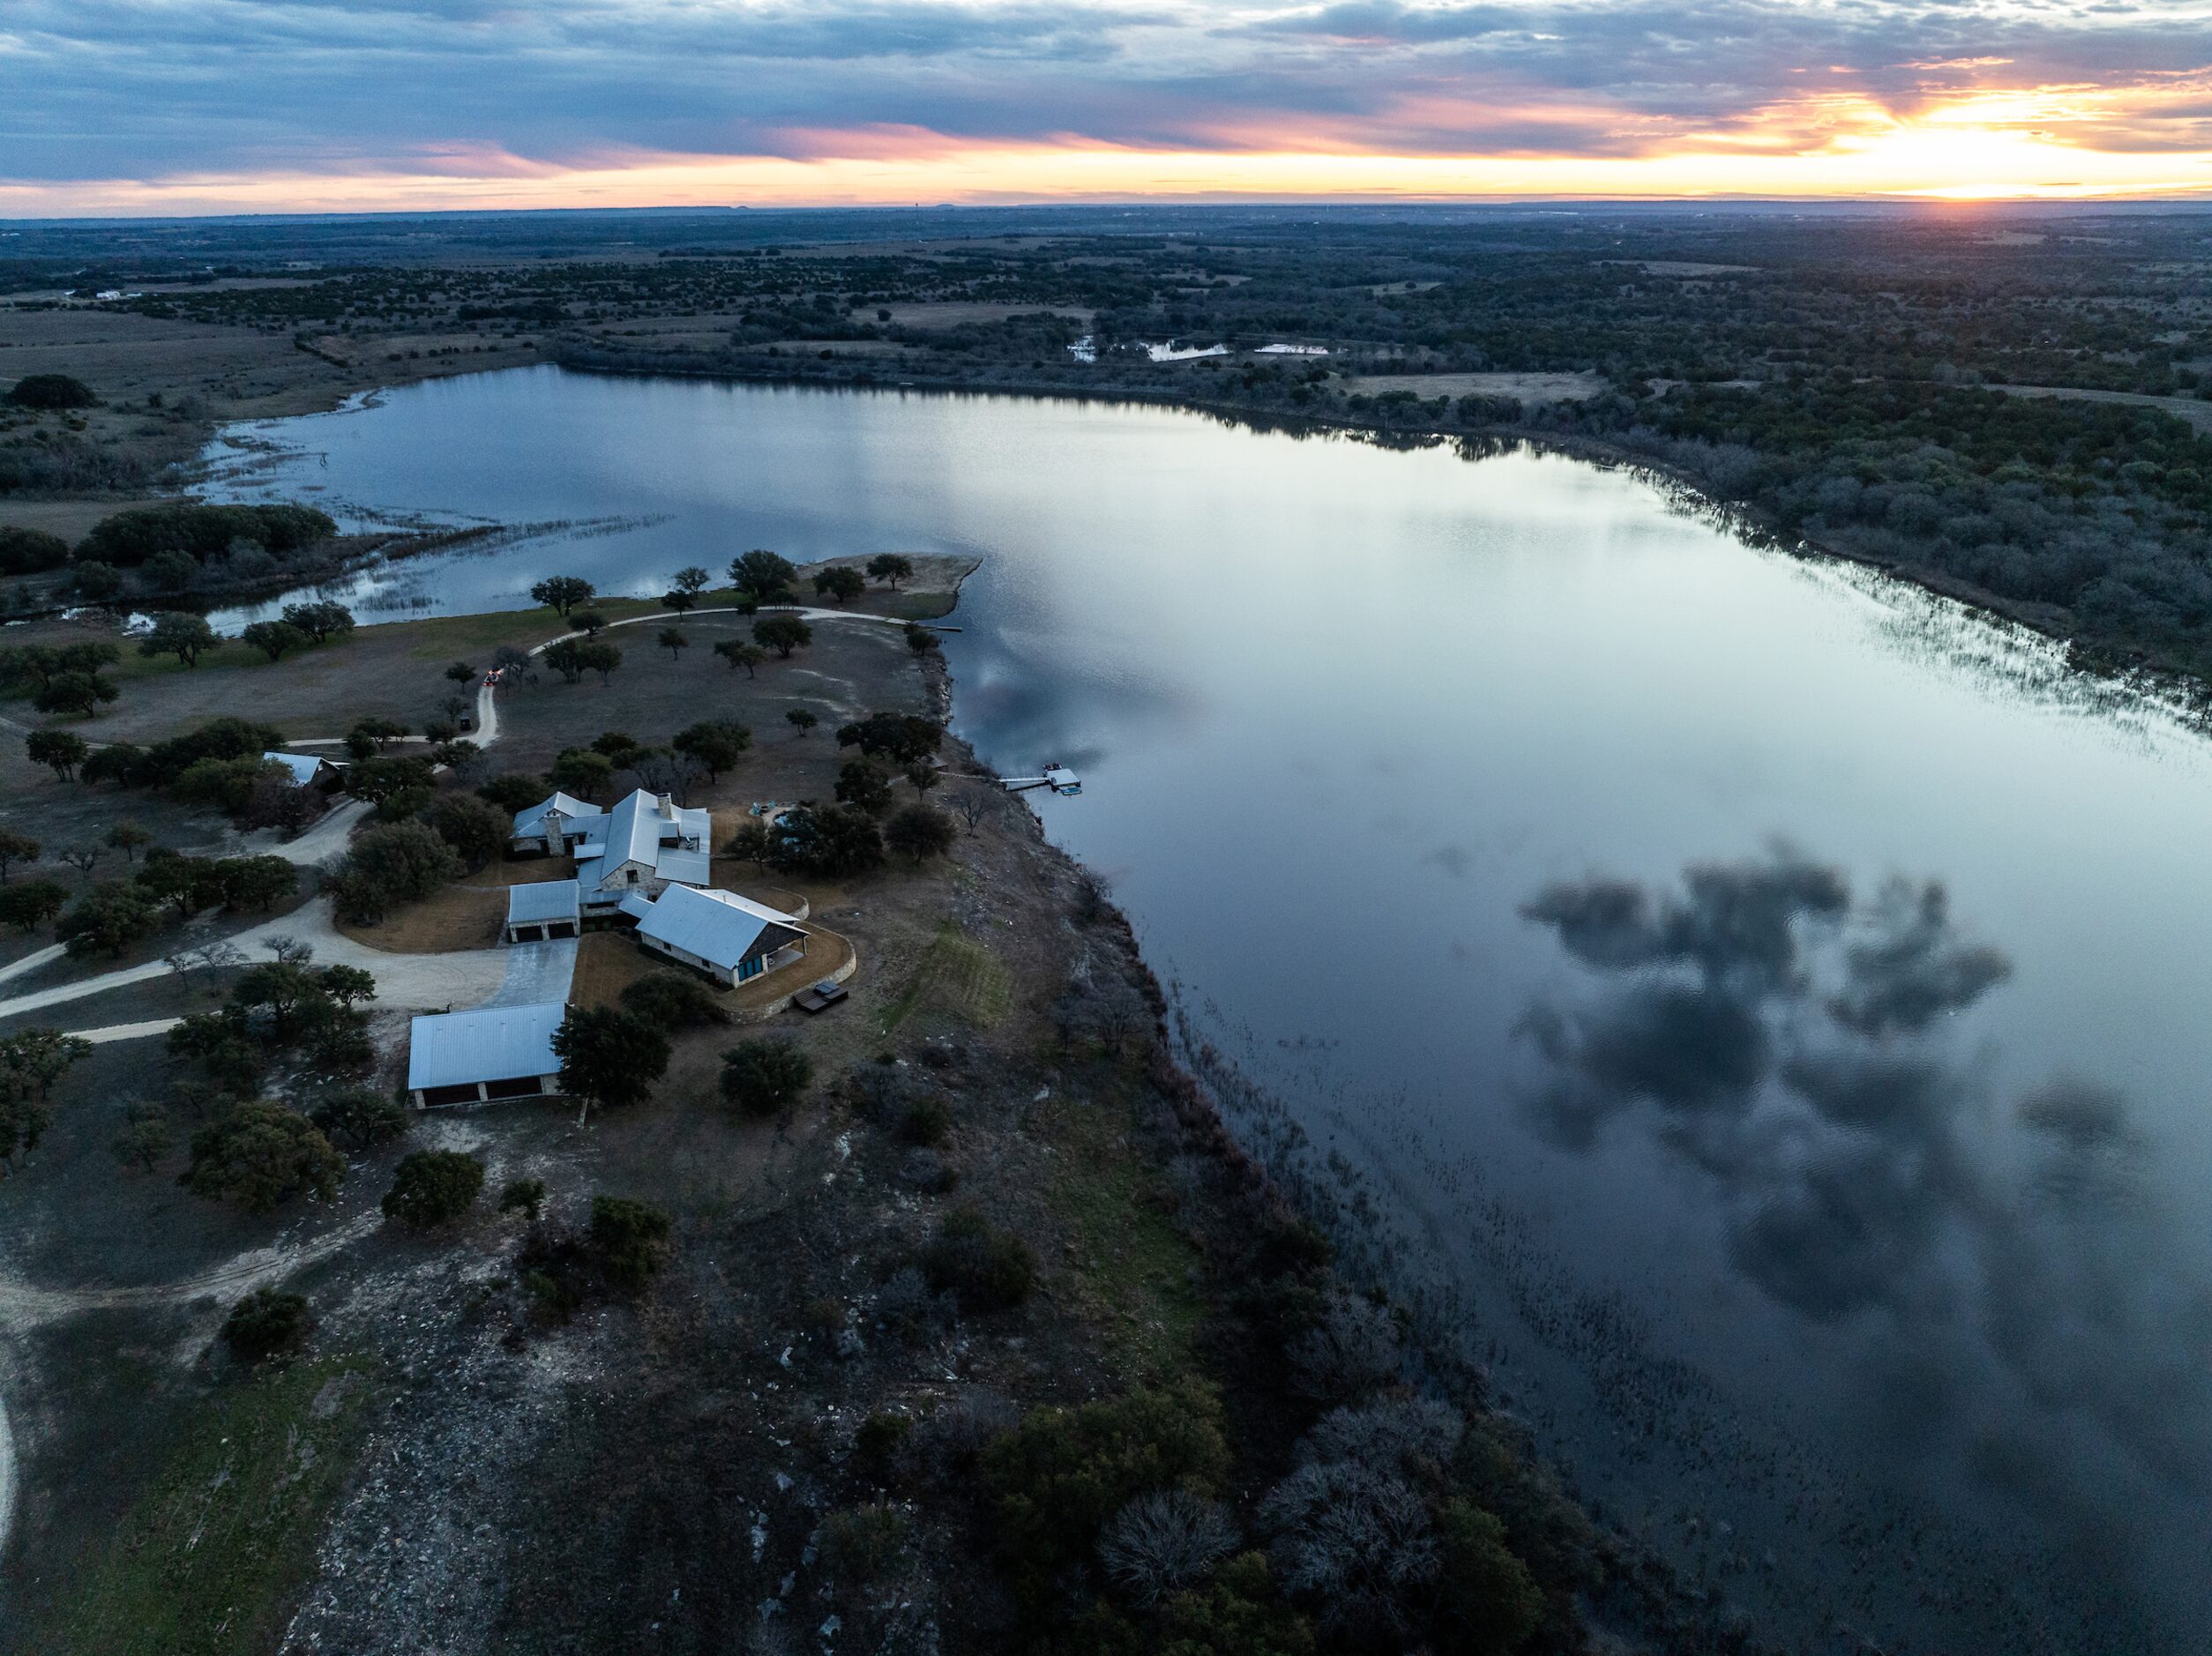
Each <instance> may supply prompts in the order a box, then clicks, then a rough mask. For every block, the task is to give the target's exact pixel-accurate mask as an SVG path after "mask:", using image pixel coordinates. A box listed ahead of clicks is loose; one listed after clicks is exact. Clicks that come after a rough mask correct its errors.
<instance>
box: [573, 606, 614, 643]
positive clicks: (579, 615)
mask: <svg viewBox="0 0 2212 1656" xmlns="http://www.w3.org/2000/svg"><path fill="white" fill-rule="evenodd" d="M568 623H569V625H570V626H572V627H578V628H580V629H582V630H583V634H584V636H585V638H597V637H599V635H600V634H601V633H602V632H604V631H606V630H607V617H606V616H604V615H601V614H600V613H599V612H598V611H597V610H596V609H579V610H578V611H577V612H576V613H575V614H574V615H571V616H570V617H569V618H568Z"/></svg>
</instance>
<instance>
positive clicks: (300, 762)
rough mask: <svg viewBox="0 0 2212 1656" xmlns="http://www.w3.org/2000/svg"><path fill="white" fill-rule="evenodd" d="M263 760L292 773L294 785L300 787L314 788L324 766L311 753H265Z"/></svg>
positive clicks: (322, 762)
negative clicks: (317, 776)
mask: <svg viewBox="0 0 2212 1656" xmlns="http://www.w3.org/2000/svg"><path fill="white" fill-rule="evenodd" d="M261 758H262V762H263V763H264V764H268V763H270V762H272V761H273V762H274V763H276V764H278V765H282V766H283V767H284V768H285V769H286V770H288V771H289V772H292V780H293V783H294V784H295V786H297V787H313V786H314V783H315V778H316V775H317V773H318V772H320V771H321V770H322V768H323V764H324V761H322V760H321V759H318V758H317V757H315V756H314V755H313V754H311V753H265V754H263V755H262V756H261Z"/></svg>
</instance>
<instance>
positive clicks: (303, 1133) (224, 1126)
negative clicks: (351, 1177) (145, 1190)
mask: <svg viewBox="0 0 2212 1656" xmlns="http://www.w3.org/2000/svg"><path fill="white" fill-rule="evenodd" d="M345 1175H346V1159H345V1158H344V1157H343V1156H341V1155H340V1154H339V1153H338V1152H337V1151H336V1150H334V1149H333V1148H332V1147H331V1142H330V1140H329V1139H327V1138H324V1137H323V1135H322V1134H321V1133H320V1132H318V1130H316V1127H315V1124H314V1123H312V1122H310V1121H309V1120H308V1119H307V1117H306V1116H304V1115H301V1114H300V1113H299V1112H298V1111H297V1110H294V1109H287V1108H285V1107H284V1106H283V1105H281V1104H274V1103H270V1102H266V1101H257V1102H251V1103H245V1104H238V1105H235V1106H233V1107H232V1108H231V1109H230V1110H229V1111H228V1113H227V1114H226V1115H224V1116H223V1117H222V1118H221V1119H220V1121H216V1122H212V1123H209V1124H208V1125H206V1126H205V1127H203V1128H201V1129H200V1130H198V1132H196V1133H194V1134H193V1135H192V1159H191V1165H190V1166H189V1167H186V1168H185V1169H184V1172H183V1176H182V1177H181V1178H180V1180H179V1181H178V1182H180V1183H182V1184H183V1185H184V1186H185V1187H186V1188H187V1189H189V1190H191V1191H192V1192H193V1193H194V1194H196V1195H199V1196H205V1197H211V1198H213V1199H214V1200H217V1201H225V1202H233V1203H235V1204H236V1205H238V1206H240V1207H242V1208H243V1209H245V1210H246V1212H250V1213H265V1212H269V1211H270V1210H271V1209H272V1208H273V1207H275V1206H276V1205H278V1204H279V1203H280V1202H282V1201H283V1200H284V1199H285V1198H286V1197H289V1196H292V1195H294V1194H295V1193H296V1192H298V1191H302V1190H311V1191H313V1192H314V1193H315V1194H316V1195H317V1196H318V1197H321V1198H322V1199H323V1200H325V1202H327V1201H330V1200H332V1199H333V1198H334V1197H336V1196H337V1194H338V1182H339V1181H340V1179H342V1178H343V1177H345Z"/></svg>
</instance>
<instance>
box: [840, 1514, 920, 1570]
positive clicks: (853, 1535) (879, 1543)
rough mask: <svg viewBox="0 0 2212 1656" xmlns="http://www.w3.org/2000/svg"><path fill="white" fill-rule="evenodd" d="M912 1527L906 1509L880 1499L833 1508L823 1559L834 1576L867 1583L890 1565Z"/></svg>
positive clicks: (904, 1543)
mask: <svg viewBox="0 0 2212 1656" xmlns="http://www.w3.org/2000/svg"><path fill="white" fill-rule="evenodd" d="M910 1527H911V1526H910V1525H908V1522H907V1515H906V1514H905V1513H903V1512H901V1511H899V1509H898V1508H896V1507H893V1506H885V1505H882V1504H880V1503H877V1504H873V1505H869V1506H856V1507H851V1508H848V1509H847V1510H846V1511H842V1512H833V1513H831V1514H830V1515H829V1517H828V1518H826V1519H825V1520H823V1523H822V1562H823V1563H825V1564H826V1565H827V1566H828V1567H829V1570H830V1573H831V1574H832V1575H833V1576H834V1577H837V1578H840V1579H841V1580H843V1581H846V1582H848V1583H850V1584H851V1585H854V1586H865V1585H867V1584H868V1583H870V1582H871V1581H874V1580H876V1579H877V1578H878V1577H880V1576H881V1575H883V1573H884V1572H885V1571H886V1570H888V1569H890V1567H891V1565H892V1563H893V1560H895V1559H896V1558H897V1557H898V1556H899V1549H900V1548H901V1547H904V1546H905V1545H906V1541H907V1532H908V1529H909V1528H910Z"/></svg>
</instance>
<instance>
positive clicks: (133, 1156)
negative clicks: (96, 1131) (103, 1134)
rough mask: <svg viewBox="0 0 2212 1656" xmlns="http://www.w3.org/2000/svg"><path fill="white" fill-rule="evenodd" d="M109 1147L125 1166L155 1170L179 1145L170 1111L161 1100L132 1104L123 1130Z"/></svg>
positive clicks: (147, 1170)
mask: <svg viewBox="0 0 2212 1656" xmlns="http://www.w3.org/2000/svg"><path fill="white" fill-rule="evenodd" d="M109 1147H110V1148H111V1149H113V1150H114V1151H115V1152H116V1160H118V1161H120V1162H122V1163H123V1166H124V1167H136V1168H137V1169H138V1171H139V1172H141V1173H151V1172H153V1170H154V1168H156V1167H160V1166H161V1163H162V1162H163V1161H164V1160H167V1159H168V1153H169V1152H170V1151H172V1150H174V1149H175V1148H176V1131H175V1130H174V1129H172V1128H171V1127H170V1126H169V1118H168V1111H166V1110H164V1109H163V1108H161V1106H160V1105H158V1104H144V1103H138V1104H133V1105H131V1107H130V1108H129V1110H128V1112H127V1114H126V1117H125V1121H124V1124H123V1130H122V1131H121V1132H119V1133H117V1134H116V1136H115V1138H113V1139H112V1140H110V1141H109Z"/></svg>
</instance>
